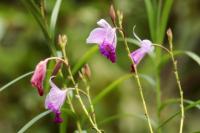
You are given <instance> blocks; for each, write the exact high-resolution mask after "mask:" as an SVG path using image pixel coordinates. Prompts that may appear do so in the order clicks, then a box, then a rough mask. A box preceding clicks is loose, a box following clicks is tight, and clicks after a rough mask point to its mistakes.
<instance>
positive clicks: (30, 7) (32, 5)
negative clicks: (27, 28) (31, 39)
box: [21, 0, 51, 40]
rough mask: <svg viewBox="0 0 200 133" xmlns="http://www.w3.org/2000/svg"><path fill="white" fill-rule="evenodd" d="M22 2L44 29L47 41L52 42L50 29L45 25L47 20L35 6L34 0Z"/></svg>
mask: <svg viewBox="0 0 200 133" xmlns="http://www.w3.org/2000/svg"><path fill="white" fill-rule="evenodd" d="M21 2H22V3H23V4H24V6H25V7H26V8H27V9H28V10H29V11H30V12H31V14H32V15H33V16H34V18H35V20H36V22H37V23H38V24H39V26H40V28H41V29H42V32H43V34H44V36H45V38H46V39H47V40H50V38H51V37H50V35H49V32H48V27H47V26H46V24H45V20H44V19H43V17H42V14H41V12H40V10H39V8H38V7H37V5H36V4H35V2H34V1H33V0H21Z"/></svg>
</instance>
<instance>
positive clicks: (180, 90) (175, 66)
mask: <svg viewBox="0 0 200 133" xmlns="http://www.w3.org/2000/svg"><path fill="white" fill-rule="evenodd" d="M169 44H170V51H171V54H170V55H171V58H172V62H173V66H174V75H175V77H176V82H177V85H178V89H179V93H180V98H181V102H180V108H181V120H180V129H179V133H182V132H183V123H184V117H185V113H184V105H183V90H182V87H181V82H180V78H179V74H178V69H177V61H176V60H175V58H174V54H173V44H172V41H169Z"/></svg>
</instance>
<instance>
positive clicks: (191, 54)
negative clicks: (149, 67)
mask: <svg viewBox="0 0 200 133" xmlns="http://www.w3.org/2000/svg"><path fill="white" fill-rule="evenodd" d="M174 55H175V56H179V55H187V56H188V57H190V58H191V59H192V60H194V61H195V62H196V63H197V64H198V65H199V66H200V57H199V56H198V55H197V54H195V53H194V52H191V51H181V50H179V51H174ZM170 59H171V58H170V55H169V54H167V55H164V56H163V58H162V60H161V62H160V64H159V67H162V66H163V65H164V64H165V63H167V61H169V60H170Z"/></svg>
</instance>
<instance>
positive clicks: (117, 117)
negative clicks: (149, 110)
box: [98, 113, 156, 127]
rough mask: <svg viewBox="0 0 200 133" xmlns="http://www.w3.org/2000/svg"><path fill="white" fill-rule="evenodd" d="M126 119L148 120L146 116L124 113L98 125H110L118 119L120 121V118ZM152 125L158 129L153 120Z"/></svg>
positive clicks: (108, 118)
mask: <svg viewBox="0 0 200 133" xmlns="http://www.w3.org/2000/svg"><path fill="white" fill-rule="evenodd" d="M124 117H128V118H131V117H135V118H138V119H142V120H144V121H146V120H147V119H146V117H145V116H144V115H139V114H128V113H122V114H117V115H113V116H110V117H107V118H106V119H104V120H102V121H100V122H99V123H98V124H99V125H104V124H108V123H109V122H112V121H114V120H116V119H120V118H124ZM151 124H152V125H153V126H154V127H156V123H155V122H154V121H153V120H151Z"/></svg>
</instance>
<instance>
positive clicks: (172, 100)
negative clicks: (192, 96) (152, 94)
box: [159, 99, 200, 112]
mask: <svg viewBox="0 0 200 133" xmlns="http://www.w3.org/2000/svg"><path fill="white" fill-rule="evenodd" d="M183 101H184V102H185V103H187V104H193V103H194V101H192V100H187V99H184V100H183ZM178 102H180V99H169V100H166V101H164V102H163V103H162V105H161V106H160V108H159V111H160V112H161V111H162V110H163V109H164V108H165V107H166V106H168V105H171V104H176V103H178ZM195 107H196V108H197V109H200V105H196V106H195Z"/></svg>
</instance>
